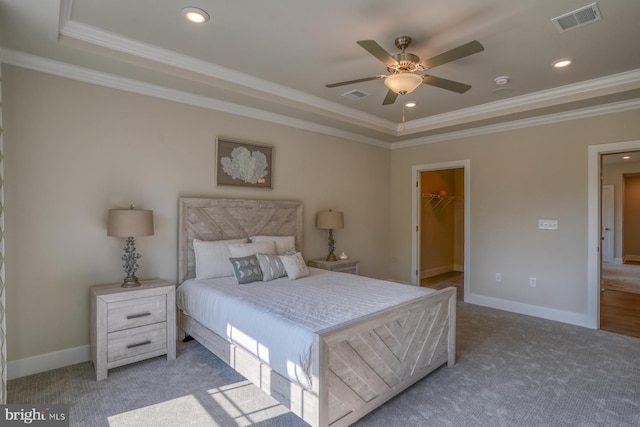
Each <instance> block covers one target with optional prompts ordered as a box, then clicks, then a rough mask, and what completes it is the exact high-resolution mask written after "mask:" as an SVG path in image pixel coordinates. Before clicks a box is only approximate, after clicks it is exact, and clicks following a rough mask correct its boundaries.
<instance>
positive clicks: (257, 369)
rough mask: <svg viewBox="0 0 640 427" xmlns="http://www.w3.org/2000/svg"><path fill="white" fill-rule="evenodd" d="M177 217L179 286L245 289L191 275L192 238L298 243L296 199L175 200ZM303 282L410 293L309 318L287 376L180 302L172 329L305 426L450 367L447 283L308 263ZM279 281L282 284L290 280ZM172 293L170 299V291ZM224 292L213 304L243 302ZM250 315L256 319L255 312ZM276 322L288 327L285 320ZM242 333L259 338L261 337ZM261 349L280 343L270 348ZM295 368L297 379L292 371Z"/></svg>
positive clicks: (360, 412) (340, 418) (350, 418)
mask: <svg viewBox="0 0 640 427" xmlns="http://www.w3.org/2000/svg"><path fill="white" fill-rule="evenodd" d="M179 221H180V224H179V255H178V259H179V265H178V275H179V283H181V284H184V286H185V287H184V288H183V289H184V290H186V289H187V288H189V287H202V288H204V287H207V286H220V287H223V288H224V287H225V286H227V287H229V286H231V287H232V288H235V289H236V290H238V291H239V292H248V293H251V292H253V291H251V289H252V288H250V287H248V286H246V285H237V284H236V285H235V286H232V283H227V284H225V283H224V282H225V280H226V282H229V281H230V280H232V281H233V280H234V279H235V278H231V279H229V278H222V279H223V280H220V281H219V282H220V283H217V282H216V283H215V284H214V283H213V281H212V282H211V283H209V282H206V281H199V280H193V278H194V277H195V276H196V265H195V264H196V262H195V255H194V249H193V245H194V243H193V242H194V239H196V240H201V241H220V240H230V239H238V238H246V237H248V236H259V235H263V236H293V237H294V241H295V249H296V250H301V249H302V242H303V235H302V228H303V217H302V204H301V202H298V201H281V200H242V199H207V198H181V199H180V200H179ZM305 280H310V281H311V280H319V281H320V282H322V281H324V283H325V284H326V286H325V287H326V288H327V289H328V292H334V290H333V289H331V288H330V287H331V286H332V285H333V283H334V282H336V283H337V282H341V281H342V280H346V281H347V282H345V283H355V284H353V285H347V288H346V289H348V290H350V291H351V293H355V292H357V291H358V289H359V288H358V286H365V285H367V284H365V283H364V282H365V281H371V282H372V283H371V284H370V285H372V286H374V285H375V286H382V287H385V286H396V287H398V286H401V287H403V288H414V289H413V290H412V291H410V292H414V293H417V295H414V296H411V298H409V299H407V300H404V301H401V302H399V303H394V304H393V305H391V306H387V307H384V308H379V307H377V308H375V306H374V309H373V311H372V312H370V313H368V314H364V315H360V314H358V315H357V317H355V318H346V320H344V319H343V320H338V321H333V323H328V324H324V323H322V319H320V320H317V319H316V320H315V323H314V324H313V327H310V328H308V329H309V330H311V332H310V333H309V334H308V335H309V337H305V339H307V340H309V343H308V354H307V357H306V358H300V360H298V359H296V357H290V359H292V360H293V359H295V360H296V361H297V362H299V363H298V365H297V366H296V368H295V369H293V370H292V372H283V369H282V368H280V367H279V365H278V363H277V361H276V357H275V354H274V355H273V361H272V362H270V361H269V360H270V359H268V358H267V359H265V358H264V357H261V355H260V353H259V352H256V351H251V349H250V348H249V347H248V346H246V345H243V343H242V342H237V341H233V340H230V339H229V336H228V335H227V334H225V333H221V332H220V331H219V330H216V328H215V327H213V326H209V327H207V326H205V324H206V323H207V321H206V320H204V319H202V318H200V317H199V316H197V315H193V316H192V315H190V314H192V313H196V312H197V311H198V310H196V309H195V308H187V309H184V308H185V306H187V307H191V306H188V305H187V304H186V303H183V304H179V310H178V321H179V329H180V335H181V336H187V335H188V336H191V337H193V338H194V339H196V340H197V341H198V342H200V343H201V344H202V345H203V346H205V347H206V348H207V349H209V350H210V351H211V352H213V353H214V354H215V355H216V356H218V357H219V358H221V359H222V360H224V361H225V362H226V363H227V364H228V365H229V366H231V367H232V368H233V369H235V370H236V371H237V372H239V373H240V374H241V375H243V376H244V377H245V378H247V379H248V380H250V381H251V382H253V383H254V384H255V385H256V386H258V387H259V388H260V389H261V390H263V391H264V392H266V393H268V394H269V395H271V396H272V397H274V398H275V399H276V400H278V401H279V402H280V403H282V404H283V405H285V406H286V407H287V408H289V410H291V411H292V412H293V413H295V414H296V415H297V416H299V417H300V418H302V419H303V420H304V421H306V422H307V423H309V424H310V425H311V426H320V427H324V426H336V427H337V426H347V425H350V424H352V423H353V422H355V421H356V420H358V419H360V418H362V417H363V416H364V415H366V414H367V413H369V412H370V411H372V410H373V409H375V408H377V407H378V406H380V405H381V404H383V403H384V402H386V401H387V400H389V399H390V398H392V397H394V396H395V395H397V394H398V393H400V392H401V391H403V390H404V389H406V388H407V387H409V386H411V385H412V384H414V383H415V382H416V381H418V380H420V379H421V378H423V377H425V376H426V375H427V374H429V373H430V372H432V371H433V370H434V369H436V368H438V367H440V366H442V365H444V364H448V365H449V366H453V365H454V363H455V328H456V321H455V319H456V317H455V304H456V293H455V289H454V288H447V289H443V290H440V291H433V292H430V293H424V292H419V291H422V290H421V289H420V288H415V287H412V286H407V285H394V284H391V283H388V282H386V283H383V281H376V280H375V279H367V278H363V277H359V276H351V275H348V274H346V273H335V272H327V271H324V270H322V271H320V270H316V269H310V275H309V277H305V278H302V279H298V281H296V285H300V286H302V285H303V284H305V283H306V282H305ZM286 281H288V279H287V278H286V277H285V278H280V279H277V280H273V281H271V282H268V285H269V286H271V287H272V288H273V289H279V288H280V289H284V288H286V286H287V283H286ZM354 281H355V282H354ZM203 282H206V283H203ZM265 283H266V282H265ZM180 286H182V285H180ZM245 286H246V287H245ZM253 286H258V285H256V284H253ZM288 286H289V288H290V287H291V284H289V285H288ZM321 288H322V286H321ZM253 289H255V290H258V289H260V290H262V291H264V292H265V298H267V296H266V294H267V293H268V292H270V291H267V290H266V289H270V288H268V287H267V286H260V287H255V288H253ZM380 289H383V288H380ZM178 291H179V296H180V295H181V288H180V287H179V289H178ZM418 294H419V295H418ZM283 295H284V294H283ZM351 297H352V298H353V295H352V296H351ZM228 298H229V299H227V300H223V301H224V302H222V303H219V304H221V305H218V307H234V304H236V303H237V304H240V303H241V302H242V301H243V300H244V299H245V298H244V297H243V296H242V295H239V296H238V295H236V296H230V297H228ZM341 298H342V297H341ZM345 298H347V296H345ZM360 299H362V298H360ZM379 299H380V300H383V299H386V297H384V298H379ZM362 300H364V299H362ZM265 304H266V303H265ZM372 304H374V303H373V302H372ZM257 305H259V304H257V303H254V304H253V306H252V307H253V308H245V309H243V310H252V309H256V306H257ZM229 310H230V311H240V309H231V308H229ZM256 310H257V309H256ZM201 311H202V310H201ZM205 311H206V310H205ZM256 313H257V315H258V316H263V314H262V313H261V312H258V311H256ZM196 317H197V319H196ZM280 320H281V321H282V318H280ZM284 322H285V323H289V322H288V319H285V321H284ZM318 322H319V323H318ZM232 326H233V325H232ZM287 327H290V328H293V329H292V330H291V331H292V332H287V334H291V337H294V336H297V335H296V334H297V332H296V331H297V329H296V328H298V329H300V328H301V327H300V326H299V325H297V324H295V323H292V324H288V325H287ZM244 328H245V327H244V326H243V327H242V328H240V329H244ZM303 329H304V328H303ZM255 333H256V334H258V333H259V332H255ZM252 334H253V333H250V334H249V335H252ZM249 338H250V339H255V340H256V341H259V342H262V340H263V338H262V337H254V336H250V337H249ZM264 339H265V340H266V339H267V338H264ZM290 341H292V342H293V341H295V340H290ZM271 348H272V349H280V347H279V346H276V345H273V346H272V347H271ZM281 350H283V352H284V353H286V351H293V350H292V349H289V348H282V349H281ZM274 353H275V352H274ZM303 359H304V360H303ZM305 361H306V363H305ZM271 365H273V366H271ZM300 366H302V368H300ZM302 371H304V375H301V372H302Z"/></svg>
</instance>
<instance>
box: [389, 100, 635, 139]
mask: <svg viewBox="0 0 640 427" xmlns="http://www.w3.org/2000/svg"><path fill="white" fill-rule="evenodd" d="M639 108H640V99H635V100H630V101H620V102H615V103H611V104H606V105H599V106H595V107H586V108H581V109H577V110H572V111H567V112H562V113H555V114H548V115H545V116H540V117H533V118H528V119H520V120H513V121H510V122H505V123H499V124H495V125H488V126H481V127H477V128H473V129H467V130H461V131H455V132H448V133H443V134H441V135H434V136H429V137H425V138H416V139H411V140H406V141H402V142H394V143H392V144H391V149H400V148H407V147H415V146H418V145H425V144H431V143H434V142H442V141H449V140H452V139H461V138H468V137H472V136H479V135H487V134H492V133H498V132H505V131H509V130H517V129H524V128H528V127H533V126H540V125H545V124H551V123H558V122H565V121H569V120H577V119H584V118H588V117H594V116H601V115H604V114H612V113H619V112H623V111H628V110H635V109H639Z"/></svg>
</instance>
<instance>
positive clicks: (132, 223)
mask: <svg viewBox="0 0 640 427" xmlns="http://www.w3.org/2000/svg"><path fill="white" fill-rule="evenodd" d="M107 236H114V237H141V236H153V211H151V210H144V209H111V210H109V221H108V225H107Z"/></svg>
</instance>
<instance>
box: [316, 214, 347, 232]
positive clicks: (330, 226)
mask: <svg viewBox="0 0 640 427" xmlns="http://www.w3.org/2000/svg"><path fill="white" fill-rule="evenodd" d="M316 227H318V228H319V229H321V230H338V229H341V228H344V212H334V211H320V212H318V215H317V216H316Z"/></svg>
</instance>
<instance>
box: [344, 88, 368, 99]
mask: <svg viewBox="0 0 640 427" xmlns="http://www.w3.org/2000/svg"><path fill="white" fill-rule="evenodd" d="M340 96H344V97H345V98H349V99H361V98H366V97H367V96H369V94H368V93H366V92H363V91H361V90H358V89H354V90H351V91H349V92H345V93H343V94H342V95H340Z"/></svg>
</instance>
